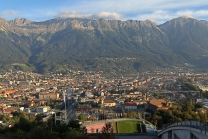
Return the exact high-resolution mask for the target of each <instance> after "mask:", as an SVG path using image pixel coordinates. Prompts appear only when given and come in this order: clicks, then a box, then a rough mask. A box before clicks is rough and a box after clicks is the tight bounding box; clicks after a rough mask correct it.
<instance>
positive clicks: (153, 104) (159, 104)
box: [148, 99, 172, 111]
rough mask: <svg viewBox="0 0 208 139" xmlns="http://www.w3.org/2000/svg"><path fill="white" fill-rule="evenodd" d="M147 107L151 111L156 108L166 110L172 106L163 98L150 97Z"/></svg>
mask: <svg viewBox="0 0 208 139" xmlns="http://www.w3.org/2000/svg"><path fill="white" fill-rule="evenodd" d="M148 107H149V108H150V109H152V110H153V111H155V110H158V109H164V110H167V109H169V108H170V107H172V103H171V102H166V101H165V100H164V99H152V100H150V102H149V105H148Z"/></svg>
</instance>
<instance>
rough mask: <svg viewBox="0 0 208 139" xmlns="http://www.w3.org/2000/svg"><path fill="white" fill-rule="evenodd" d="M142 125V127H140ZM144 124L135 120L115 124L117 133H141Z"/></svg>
mask: <svg viewBox="0 0 208 139" xmlns="http://www.w3.org/2000/svg"><path fill="white" fill-rule="evenodd" d="M140 124H141V125H140ZM142 126H143V123H142V122H140V121H135V120H125V121H118V122H117V123H115V127H116V130H115V129H114V132H115V131H116V133H117V132H118V133H141V127H142Z"/></svg>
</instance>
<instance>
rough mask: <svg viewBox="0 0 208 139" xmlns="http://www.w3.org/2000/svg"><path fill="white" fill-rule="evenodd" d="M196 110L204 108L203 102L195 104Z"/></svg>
mask: <svg viewBox="0 0 208 139" xmlns="http://www.w3.org/2000/svg"><path fill="white" fill-rule="evenodd" d="M195 108H196V109H197V108H203V104H202V103H201V102H197V103H196V104H195Z"/></svg>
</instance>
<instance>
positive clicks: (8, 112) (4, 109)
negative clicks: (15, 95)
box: [2, 107, 15, 114]
mask: <svg viewBox="0 0 208 139" xmlns="http://www.w3.org/2000/svg"><path fill="white" fill-rule="evenodd" d="M2 111H3V114H10V113H12V112H13V111H15V109H14V108H11V107H9V108H3V109H2Z"/></svg>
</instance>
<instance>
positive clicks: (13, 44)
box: [0, 17, 208, 73]
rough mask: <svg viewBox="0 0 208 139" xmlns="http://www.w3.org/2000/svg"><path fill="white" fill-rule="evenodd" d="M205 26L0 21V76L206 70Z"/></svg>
mask: <svg viewBox="0 0 208 139" xmlns="http://www.w3.org/2000/svg"><path fill="white" fill-rule="evenodd" d="M207 36H208V27H207V23H206V21H198V20H196V19H190V18H184V17H183V18H182V17H181V18H177V19H173V20H171V21H168V22H166V23H164V24H162V25H160V26H157V25H156V24H155V23H153V22H151V21H149V20H146V21H136V20H127V21H119V20H105V19H99V20H90V19H77V18H67V19H51V20H47V21H43V22H32V21H29V20H27V19H15V20H12V21H6V20H4V19H0V47H1V52H0V54H1V56H0V58H1V60H0V66H1V70H5V69H9V68H15V69H21V70H22V69H27V70H28V68H30V69H31V70H35V71H36V72H41V73H44V72H48V71H56V70H59V71H60V70H61V71H64V70H68V69H75V70H102V71H105V72H121V73H131V72H137V71H142V70H155V69H156V68H165V67H172V66H183V65H184V63H189V64H195V65H197V66H198V67H203V68H204V67H206V66H204V65H205V64H206V60H207V55H208V47H207V44H208V43H207V39H206V38H207Z"/></svg>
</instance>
